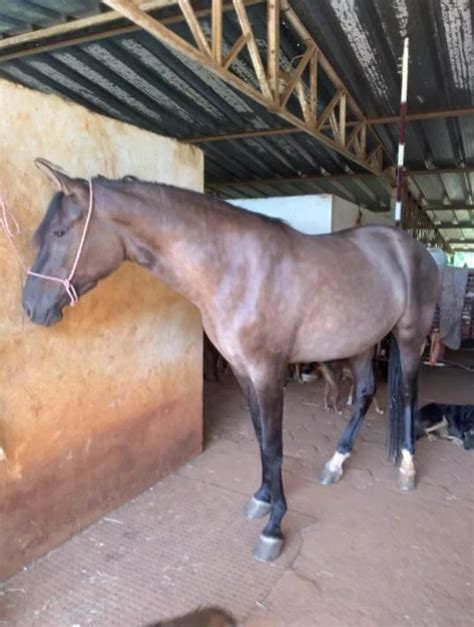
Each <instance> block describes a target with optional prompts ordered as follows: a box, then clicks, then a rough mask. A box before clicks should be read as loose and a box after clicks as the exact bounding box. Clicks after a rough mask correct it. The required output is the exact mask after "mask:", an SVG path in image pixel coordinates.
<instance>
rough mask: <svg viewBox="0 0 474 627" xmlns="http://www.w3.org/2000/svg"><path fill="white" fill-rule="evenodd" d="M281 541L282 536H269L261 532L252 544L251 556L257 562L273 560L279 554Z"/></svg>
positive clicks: (281, 546) (281, 545)
mask: <svg viewBox="0 0 474 627" xmlns="http://www.w3.org/2000/svg"><path fill="white" fill-rule="evenodd" d="M283 542H284V540H283V538H271V537H270V536H264V535H263V533H262V534H261V536H260V538H259V539H258V542H257V544H256V545H255V546H254V549H253V551H252V557H253V558H254V559H256V560H258V561H259V562H273V560H276V559H277V557H278V556H279V555H280V553H281V550H282V548H283Z"/></svg>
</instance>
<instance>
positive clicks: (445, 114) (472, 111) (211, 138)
mask: <svg viewBox="0 0 474 627" xmlns="http://www.w3.org/2000/svg"><path fill="white" fill-rule="evenodd" d="M314 102H316V101H314ZM314 102H313V105H312V106H313V107H314V106H315V105H314ZM470 115H472V116H474V107H473V108H469V109H453V110H451V111H432V112H428V113H413V114H408V115H407V122H415V121H418V120H423V119H427V120H432V119H438V118H439V119H443V118H453V117H463V116H470ZM366 122H367V125H369V126H374V125H377V124H391V123H396V122H398V117H395V116H390V117H385V118H367V120H366ZM359 124H360V120H357V121H353V120H350V121H348V122H347V123H346V126H347V127H348V128H350V127H356V126H358V125H359ZM301 132H302V131H301V130H300V129H298V128H292V129H286V128H276V129H271V130H269V129H268V130H267V129H264V130H261V131H255V130H252V131H241V132H239V131H236V132H235V133H230V134H223V135H206V136H205V137H204V139H203V140H202V141H206V142H219V141H226V140H227V139H229V138H231V139H247V138H248V137H258V136H259V133H261V134H262V137H263V136H270V135H272V134H273V135H288V134H291V133H295V134H296V133H301ZM230 136H231V137H230ZM183 141H187V142H190V143H199V141H201V139H200V138H199V137H190V138H189V139H186V140H183Z"/></svg>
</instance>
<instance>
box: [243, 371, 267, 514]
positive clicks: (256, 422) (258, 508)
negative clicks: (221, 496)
mask: <svg viewBox="0 0 474 627" xmlns="http://www.w3.org/2000/svg"><path fill="white" fill-rule="evenodd" d="M235 374H236V373H235ZM236 378H237V381H238V382H239V384H240V387H241V389H242V392H243V394H244V396H245V399H246V401H247V405H248V408H249V412H250V417H251V419H252V424H253V427H254V430H255V435H256V436H257V441H258V445H259V448H260V460H261V463H262V483H261V485H260V488H259V489H258V490H257V491H256V492H255V494H254V495H253V497H252V498H251V499H250V501H249V502H248V503H247V504H246V506H245V508H244V513H245V516H246V517H247V518H249V519H253V518H263V517H264V516H266V515H267V514H268V513H269V512H270V509H271V475H270V468H269V466H268V464H267V460H266V457H265V456H264V454H263V449H262V424H261V419H260V408H259V404H258V399H257V395H256V392H255V388H254V386H253V383H252V381H251V380H250V378H248V377H244V376H239V375H237V374H236Z"/></svg>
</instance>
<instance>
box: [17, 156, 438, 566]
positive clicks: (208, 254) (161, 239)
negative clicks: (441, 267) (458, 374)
mask: <svg viewBox="0 0 474 627" xmlns="http://www.w3.org/2000/svg"><path fill="white" fill-rule="evenodd" d="M36 164H37V166H38V167H39V168H40V169H41V170H42V171H43V172H44V173H45V174H46V175H47V176H48V177H49V178H50V179H51V180H52V181H53V183H54V184H55V186H56V189H57V191H56V193H55V195H54V196H53V198H52V200H51V203H50V205H49V208H48V210H47V212H46V215H45V217H44V219H43V221H42V222H41V224H40V226H39V228H38V230H37V232H36V236H35V240H36V243H37V245H38V247H39V250H38V254H37V258H36V261H35V264H34V266H33V268H32V270H33V271H34V272H36V273H38V274H41V275H48V276H49V278H51V276H53V277H59V278H64V277H68V278H67V279H66V280H65V283H61V282H54V281H51V280H45V279H44V278H41V277H39V276H28V279H27V281H26V285H25V288H24V292H23V307H24V310H25V312H26V313H27V315H28V316H29V318H30V319H31V320H32V321H33V322H35V323H37V324H42V325H51V324H54V323H56V322H58V321H59V320H60V319H61V317H62V309H63V308H64V307H65V306H66V305H67V304H69V301H70V300H71V301H72V302H74V301H73V298H72V297H71V293H70V292H71V288H70V283H72V284H73V292H74V293H75V294H76V296H80V295H81V294H84V293H85V292H87V291H88V290H90V289H92V288H93V287H94V286H95V285H96V284H97V282H98V281H100V280H101V279H103V278H104V277H106V276H108V275H109V274H110V273H111V272H113V271H114V270H115V269H116V268H117V267H118V266H119V265H120V264H121V263H122V261H125V260H129V261H133V262H135V263H138V264H140V265H142V266H145V267H147V268H148V269H149V270H150V271H151V272H153V274H155V275H156V276H157V277H159V278H160V279H162V280H163V281H165V282H166V283H168V284H169V285H170V286H171V287H173V288H174V289H175V290H176V291H178V292H180V293H181V294H183V295H184V296H185V297H187V298H188V299H189V300H190V301H191V302H192V303H194V304H195V305H196V306H197V307H198V308H199V309H200V311H201V314H202V321H203V325H204V329H205V331H206V333H207V334H208V336H209V338H210V339H211V341H212V343H213V344H214V345H215V346H216V347H217V348H218V350H219V351H220V353H221V354H222V355H223V356H224V358H225V359H226V360H227V361H228V362H229V364H230V365H231V367H232V369H233V372H234V373H235V376H236V377H237V379H238V381H239V383H240V385H241V387H242V390H243V393H244V395H245V397H246V399H247V401H248V405H249V409H250V415H251V417H252V421H253V424H254V427H255V432H256V435H257V439H258V442H259V445H260V453H261V462H262V483H261V486H260V488H259V489H258V490H257V492H256V493H255V495H254V497H253V498H252V499H251V500H250V502H249V504H248V506H247V509H246V514H247V516H248V517H250V518H257V517H263V516H266V515H267V514H270V516H269V520H268V522H267V524H266V526H265V528H264V529H263V532H262V534H261V536H260V538H259V541H258V543H257V545H256V547H255V549H254V556H255V557H256V558H258V559H262V560H271V559H274V558H276V557H277V556H278V555H279V553H280V551H281V547H282V545H283V535H282V532H281V521H282V518H283V516H284V514H285V511H286V509H287V507H286V500H285V495H284V491H283V484H282V475H281V466H282V458H283V445H282V414H283V387H284V383H285V376H286V369H287V364H288V363H295V362H315V361H318V362H323V361H331V360H336V359H345V358H349V359H350V363H351V368H352V371H353V373H354V377H355V386H356V392H355V402H354V405H353V413H352V417H351V420H350V422H349V424H348V425H347V427H346V429H345V431H344V433H343V435H342V438H341V440H340V442H339V444H338V446H337V449H336V452H335V454H334V455H333V457H332V458H331V459H330V460H329V461H328V462H327V464H326V466H325V468H324V471H323V473H322V476H321V481H322V482H323V483H324V484H330V483H333V482H335V481H337V480H338V479H339V478H340V477H341V476H342V473H343V462H344V460H345V459H346V458H347V457H349V455H350V453H351V450H352V446H353V443H354V440H355V438H356V435H357V432H358V430H359V428H360V426H361V424H362V421H363V418H364V416H365V414H366V412H367V409H368V407H369V405H370V403H371V400H372V398H373V396H374V393H375V383H374V376H373V369H372V350H373V346H375V345H376V343H377V342H378V341H379V340H381V339H382V338H383V337H384V336H386V335H387V334H388V333H390V332H392V335H393V338H394V339H393V342H392V350H391V366H390V368H391V374H390V376H389V379H390V381H391V383H392V387H391V392H390V395H391V412H390V454H391V457H392V459H393V460H397V459H399V458H401V464H400V468H399V483H400V487H401V488H402V489H410V488H413V487H414V485H415V469H414V465H413V455H414V450H415V438H414V409H415V397H416V388H417V373H418V369H419V364H420V355H421V351H422V347H423V344H424V341H425V338H426V335H427V333H428V331H429V329H430V325H431V322H432V319H433V313H434V309H435V303H436V298H437V293H438V280H439V279H438V269H437V266H436V264H435V262H434V261H433V259H432V258H431V256H430V254H429V253H428V252H427V251H426V249H425V248H424V247H423V245H422V244H420V243H419V242H417V241H416V240H414V239H412V238H411V237H410V236H408V235H407V234H406V233H404V232H403V231H401V230H399V229H396V228H392V227H388V226H366V227H358V228H354V229H349V230H346V231H341V232H338V233H335V234H331V235H318V236H311V235H304V234H302V233H300V232H298V231H296V230H294V229H292V228H291V227H290V226H288V225H287V224H285V223H283V222H281V221H278V220H274V219H271V218H267V217H263V216H261V215H257V214H254V213H252V212H249V211H245V210H243V209H238V208H236V207H234V206H232V205H229V204H227V203H226V202H224V201H221V200H219V199H217V198H213V197H209V196H205V195H203V194H199V193H196V192H191V191H188V190H184V189H179V188H176V187H172V186H168V185H162V184H155V183H145V182H139V181H135V180H117V181H113V180H107V179H105V178H103V177H98V178H96V179H94V180H92V181H89V182H87V181H85V180H82V179H78V178H71V177H69V176H67V175H66V174H65V173H64V172H63V171H62V170H61V169H60V168H57V167H55V166H53V165H52V164H50V163H49V162H47V161H45V160H37V161H36ZM295 210H297V207H296V208H295ZM86 231H87V232H86ZM85 235H86V236H85ZM84 236H85V239H84ZM81 242H82V243H81ZM78 251H79V252H78ZM72 275H73V276H72ZM71 277H72V278H71ZM65 287H68V290H67V291H66V290H65Z"/></svg>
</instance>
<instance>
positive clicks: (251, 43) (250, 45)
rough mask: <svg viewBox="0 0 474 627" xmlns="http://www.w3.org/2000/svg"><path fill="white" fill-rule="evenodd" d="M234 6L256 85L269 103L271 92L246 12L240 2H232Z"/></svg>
mask: <svg viewBox="0 0 474 627" xmlns="http://www.w3.org/2000/svg"><path fill="white" fill-rule="evenodd" d="M234 6H235V12H236V14H237V18H238V20H239V23H240V28H241V29H242V34H243V35H245V36H246V37H247V38H248V40H247V49H248V51H249V54H250V59H251V61H252V65H253V69H254V70H255V74H256V76H257V80H258V84H259V85H260V91H261V92H262V94H263V96H264V97H265V98H266V99H267V100H269V101H270V102H271V101H272V100H273V96H272V92H271V89H270V85H269V84H268V80H267V75H266V73H265V68H264V67H263V63H262V58H261V56H260V52H259V50H258V46H257V42H256V41H255V37H254V34H253V31H252V27H251V26H250V22H249V18H248V15H247V11H246V10H245V5H244V3H243V1H242V0H234Z"/></svg>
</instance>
